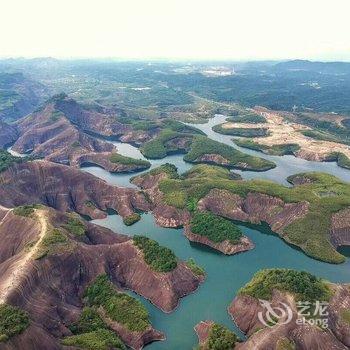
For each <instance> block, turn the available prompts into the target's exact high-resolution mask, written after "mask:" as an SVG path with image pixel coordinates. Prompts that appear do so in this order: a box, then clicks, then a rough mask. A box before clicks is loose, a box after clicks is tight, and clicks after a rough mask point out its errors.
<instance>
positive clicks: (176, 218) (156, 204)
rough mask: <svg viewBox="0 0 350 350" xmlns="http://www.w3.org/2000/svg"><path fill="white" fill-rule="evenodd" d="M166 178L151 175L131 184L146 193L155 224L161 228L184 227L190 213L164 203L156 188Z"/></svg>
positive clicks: (164, 174)
mask: <svg viewBox="0 0 350 350" xmlns="http://www.w3.org/2000/svg"><path fill="white" fill-rule="evenodd" d="M166 177H167V174H166V173H162V172H161V173H158V174H154V175H152V174H151V173H148V174H144V175H141V176H138V177H136V178H134V179H133V181H132V182H133V184H135V185H136V186H138V187H140V188H141V189H142V190H143V191H145V192H146V193H147V196H148V198H149V199H150V202H151V203H152V213H153V215H154V218H155V220H156V223H157V224H158V225H159V226H162V227H169V228H176V227H182V226H184V225H185V224H186V223H187V222H188V221H189V220H190V213H189V212H188V211H187V210H185V209H178V208H175V207H173V206H171V205H168V204H166V203H164V199H163V194H162V192H161V191H160V190H159V188H158V184H159V181H161V180H162V179H165V178H166Z"/></svg>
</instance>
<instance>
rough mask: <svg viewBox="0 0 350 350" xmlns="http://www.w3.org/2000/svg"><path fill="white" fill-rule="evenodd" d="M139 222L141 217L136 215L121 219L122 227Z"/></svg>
mask: <svg viewBox="0 0 350 350" xmlns="http://www.w3.org/2000/svg"><path fill="white" fill-rule="evenodd" d="M140 220H141V215H140V214H138V213H134V214H131V215H129V216H127V217H125V218H123V222H124V225H126V226H131V225H133V224H135V222H138V221H140Z"/></svg>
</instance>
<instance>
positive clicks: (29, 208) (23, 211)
mask: <svg viewBox="0 0 350 350" xmlns="http://www.w3.org/2000/svg"><path fill="white" fill-rule="evenodd" d="M39 208H40V204H31V205H22V206H20V207H16V208H14V209H13V213H14V214H15V215H19V216H24V217H30V216H32V215H33V214H34V210H35V209H39Z"/></svg>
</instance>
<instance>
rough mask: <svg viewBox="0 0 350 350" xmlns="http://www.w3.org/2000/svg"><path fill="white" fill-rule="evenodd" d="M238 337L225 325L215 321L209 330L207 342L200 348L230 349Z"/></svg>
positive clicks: (208, 349)
mask: <svg viewBox="0 0 350 350" xmlns="http://www.w3.org/2000/svg"><path fill="white" fill-rule="evenodd" d="M237 342H238V338H237V336H236V334H235V333H233V332H232V331H230V330H229V329H228V328H227V327H225V326H223V325H221V324H217V323H215V324H214V325H213V326H212V327H211V329H210V331H209V337H208V341H207V344H206V346H205V348H204V349H202V350H232V349H234V347H235V344H236V343H237Z"/></svg>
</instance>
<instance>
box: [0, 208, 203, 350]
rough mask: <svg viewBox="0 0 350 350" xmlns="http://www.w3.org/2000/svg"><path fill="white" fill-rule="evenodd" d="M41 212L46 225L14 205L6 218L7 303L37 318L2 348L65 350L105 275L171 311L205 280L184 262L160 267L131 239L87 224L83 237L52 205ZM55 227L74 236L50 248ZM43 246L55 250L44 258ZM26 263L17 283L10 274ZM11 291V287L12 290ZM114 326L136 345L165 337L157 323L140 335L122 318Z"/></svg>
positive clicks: (0, 284) (0, 264)
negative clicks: (91, 291) (89, 291)
mask: <svg viewBox="0 0 350 350" xmlns="http://www.w3.org/2000/svg"><path fill="white" fill-rule="evenodd" d="M37 211H39V212H40V213H42V215H41V217H42V218H43V220H46V221H45V223H46V224H45V229H43V225H42V222H41V221H40V222H38V221H37V220H36V216H35V215H34V216H32V217H21V216H19V215H17V214H15V213H14V212H13V211H12V210H8V211H7V215H6V216H5V217H4V218H3V219H2V221H1V222H0V240H1V242H6V244H0V256H1V261H0V293H1V295H2V296H3V298H4V300H2V302H6V303H9V304H12V305H15V306H18V307H20V308H21V309H23V310H25V311H27V312H28V314H29V317H30V321H31V326H30V327H29V328H27V330H25V331H24V332H23V333H21V334H19V335H17V336H15V337H14V338H11V339H10V340H9V341H7V342H6V343H4V345H2V344H1V345H0V348H1V349H6V350H14V349H22V348H25V349H36V350H41V349H48V348H49V349H62V346H61V345H60V339H62V338H63V337H65V336H69V335H71V331H70V330H69V328H68V326H69V325H70V324H72V323H74V322H76V321H77V319H78V318H79V315H80V313H81V310H82V307H83V306H84V303H83V295H84V291H85V290H86V288H87V286H89V285H90V284H91V283H92V282H93V281H94V280H95V278H96V277H97V276H99V275H101V274H107V275H109V276H110V278H111V281H112V282H113V284H114V285H115V286H116V288H117V289H118V290H120V291H122V290H124V289H129V290H133V291H134V292H136V293H137V294H139V295H142V296H144V297H145V298H147V299H149V300H150V301H151V302H152V303H153V304H154V305H155V306H157V307H158V308H160V309H162V310H164V311H166V312H170V311H172V310H173V309H174V308H175V307H176V306H177V304H178V302H179V299H180V298H182V297H184V296H185V295H187V294H189V293H192V292H194V291H195V290H196V289H197V288H198V286H199V284H200V283H201V281H202V279H201V278H200V277H197V276H196V275H194V274H193V273H192V271H191V270H190V268H188V267H187V266H186V264H184V263H182V262H179V263H178V266H177V267H176V268H175V269H174V270H172V271H170V272H168V273H159V272H155V271H153V270H152V269H151V268H150V266H149V265H148V264H147V263H146V262H145V260H144V258H143V253H142V251H140V250H139V249H138V248H137V247H136V246H135V245H134V244H133V240H132V239H130V238H129V237H127V236H124V235H119V234H116V233H114V232H112V231H111V230H109V229H106V228H102V227H100V226H97V225H94V224H91V223H88V222H84V221H82V222H83V224H84V227H85V234H84V235H83V236H81V235H79V236H77V235H75V234H74V233H72V232H70V231H69V230H68V229H67V228H66V226H65V224H66V222H67V220H68V216H67V214H66V213H63V212H58V211H56V210H54V209H49V208H45V207H43V208H40V209H36V210H35V213H37ZM53 228H57V229H59V230H64V231H63V232H64V234H65V235H66V237H67V239H66V240H65V241H63V243H61V244H59V243H58V244H57V245H55V243H50V244H53V245H52V246H49V247H48V246H47V244H48V243H47V241H46V242H45V243H44V240H43V237H45V235H47V234H49V233H50V232H51V231H50V230H51V229H53ZM43 230H44V231H43ZM42 235H44V236H42ZM37 242H39V243H37ZM34 243H35V244H34ZM41 244H45V245H44V246H41ZM42 247H45V249H48V250H47V253H46V254H44V255H43V254H39V251H40V249H42ZM32 249H36V250H37V251H35V252H34V251H33V252H32V251H31V250H32ZM34 253H35V254H34ZM28 254H30V257H31V258H30V259H29V258H28ZM23 261H25V264H23ZM19 266H20V268H21V271H20V273H17V278H16V280H11V283H9V280H10V279H11V275H9V273H8V272H9V271H12V272H14V271H16V269H18V268H19ZM3 288H7V289H6V291H5V292H4V291H3ZM3 292H4V293H3ZM109 326H110V327H111V328H112V329H114V330H115V331H116V332H117V333H118V334H119V335H120V337H121V338H122V339H123V340H124V341H125V343H126V344H127V345H128V346H130V347H132V348H134V349H141V348H142V347H143V345H144V344H146V343H149V342H152V341H154V340H160V339H164V336H163V334H162V333H160V332H158V331H156V330H154V329H153V328H149V329H147V330H146V331H144V332H143V333H140V332H137V334H136V333H135V332H131V331H130V330H128V329H127V328H125V326H121V325H120V324H117V323H115V322H112V323H111V324H109Z"/></svg>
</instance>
